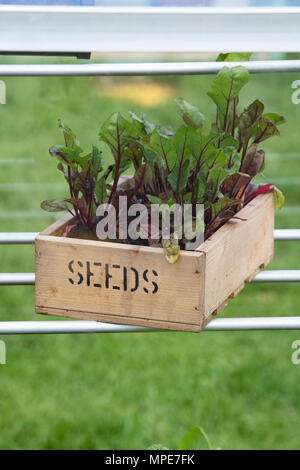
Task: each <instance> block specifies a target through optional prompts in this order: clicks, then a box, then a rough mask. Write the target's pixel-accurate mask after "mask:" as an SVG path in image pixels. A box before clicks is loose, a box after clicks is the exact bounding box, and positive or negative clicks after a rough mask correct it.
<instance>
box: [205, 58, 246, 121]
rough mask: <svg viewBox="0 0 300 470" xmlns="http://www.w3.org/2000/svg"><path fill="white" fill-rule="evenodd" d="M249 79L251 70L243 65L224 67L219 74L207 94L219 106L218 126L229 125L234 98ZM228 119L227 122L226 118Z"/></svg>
mask: <svg viewBox="0 0 300 470" xmlns="http://www.w3.org/2000/svg"><path fill="white" fill-rule="evenodd" d="M248 80H249V72H248V70H247V69H246V68H245V67H243V66H242V65H238V66H236V67H232V68H230V67H226V66H225V67H223V68H222V70H220V72H219V73H218V74H217V76H216V78H215V79H214V81H213V83H212V87H211V91H209V92H208V93H207V94H208V96H209V97H210V98H211V99H212V100H213V101H214V103H215V104H216V105H217V108H218V120H219V122H218V126H219V128H221V129H223V128H225V127H224V126H225V124H226V128H227V127H228V123H229V118H228V117H229V116H231V113H232V106H233V100H234V98H237V97H238V94H239V92H240V91H241V89H242V88H243V86H244V85H246V83H247V82H248ZM226 119H227V123H225V120H226Z"/></svg>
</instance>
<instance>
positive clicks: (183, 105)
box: [175, 98, 205, 129]
mask: <svg viewBox="0 0 300 470" xmlns="http://www.w3.org/2000/svg"><path fill="white" fill-rule="evenodd" d="M175 103H176V104H177V106H178V107H179V109H180V110H181V114H182V119H183V120H184V122H185V123H186V125H187V126H193V127H194V128H195V129H198V128H199V127H202V126H203V122H204V121H205V116H204V115H203V114H202V113H201V112H200V111H199V109H198V108H196V106H193V105H192V104H190V103H188V102H187V101H184V99H183V98H176V99H175Z"/></svg>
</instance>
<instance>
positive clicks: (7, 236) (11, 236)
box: [0, 232, 38, 245]
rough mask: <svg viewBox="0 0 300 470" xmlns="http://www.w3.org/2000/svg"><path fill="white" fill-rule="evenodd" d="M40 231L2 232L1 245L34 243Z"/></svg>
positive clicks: (0, 233)
mask: <svg viewBox="0 0 300 470" xmlns="http://www.w3.org/2000/svg"><path fill="white" fill-rule="evenodd" d="M37 234H38V232H0V245H20V244H22V245H26V244H32V243H34V239H35V237H36V236H37Z"/></svg>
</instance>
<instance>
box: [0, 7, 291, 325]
mask: <svg viewBox="0 0 300 470" xmlns="http://www.w3.org/2000/svg"><path fill="white" fill-rule="evenodd" d="M298 10H299V11H298ZM290 11H291V10H289V13H290ZM0 13H1V7H0ZM294 13H295V15H296V16H295V17H297V18H298V20H297V28H298V33H297V34H299V41H298V43H297V47H299V48H300V46H299V45H298V44H300V28H299V23H300V9H297V11H295V12H294ZM285 14H287V12H286V13H285ZM297 15H298V16H297ZM287 17H289V18H291V16H290V15H289V14H287ZM273 18H274V17H273ZM278 18H280V16H277V19H278ZM1 19H2V18H1ZM235 19H236V17H235ZM281 19H283V17H281ZM292 29H293V28H292ZM276 34H277V35H278V29H277V31H276ZM279 37H280V40H281V39H282V36H281V35H279ZM291 37H292V36H289V39H291ZM0 39H1V25H0ZM235 41H236V37H235ZM237 44H238V45H239V46H240V43H239V42H237ZM224 47H225V46H224ZM250 49H252V50H253V48H250ZM219 50H220V47H219ZM232 50H233V48H232ZM239 50H242V48H240V47H239ZM277 50H282V49H277ZM285 50H291V49H288V48H285ZM223 65H224V63H221V62H219V63H215V62H199V63H195V62H181V63H178V62H177V63H151V64H149V63H148V64H49V65H48V64H42V65H38V64H34V65H27V64H22V65H20V64H9V65H6V64H0V77H1V76H33V75H36V76H47V75H51V76H56V75H62V76H74V75H81V76H86V75H148V74H149V75H154V74H164V75H165V74H210V73H216V72H218V70H220V68H221V67H222V66H223ZM225 65H227V66H230V65H237V63H236V62H234V63H226V64H225ZM243 65H245V66H246V67H247V68H248V70H249V71H250V72H253V73H269V72H270V73H271V72H300V61H298V60H295V61H290V60H285V61H260V62H258V61H251V62H245V63H243ZM35 236H36V233H35V232H28V233H26V232H25V233H0V244H2V245H7V244H32V243H33V242H34V238H35ZM274 239H275V240H276V241H299V240H300V230H299V229H293V230H291V229H288V230H275V231H274ZM252 282H300V270H275V271H262V272H260V273H259V274H258V275H257V276H256V277H255V278H254V279H253V280H252ZM34 283H35V274H34V273H2V274H0V286H1V285H2V286H3V285H33V284H34ZM265 329H286V330H289V329H300V316H299V317H298V316H295V317H275V318H274V317H267V318H264V317H259V318H257V317H250V318H216V319H213V320H212V321H211V322H210V323H209V324H208V325H207V327H206V328H205V330H206V331H216V330H218V331H221V330H222V331H233V330H265ZM133 331H157V330H150V329H148V328H142V327H137V326H125V325H112V324H107V323H99V322H93V321H36V322H31V321H29V322H0V334H23V333H24V334H25V333H96V332H97V333H107V332H133Z"/></svg>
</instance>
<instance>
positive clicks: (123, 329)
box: [0, 316, 300, 335]
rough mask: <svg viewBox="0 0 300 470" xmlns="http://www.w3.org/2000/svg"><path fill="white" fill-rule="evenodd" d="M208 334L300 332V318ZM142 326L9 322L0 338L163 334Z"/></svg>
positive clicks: (250, 321) (216, 324)
mask: <svg viewBox="0 0 300 470" xmlns="http://www.w3.org/2000/svg"><path fill="white" fill-rule="evenodd" d="M204 330H205V331H247V330H248V331H249V330H300V316H299V317H249V318H216V319H213V320H212V321H211V322H210V323H209V324H208V325H207V326H206V327H205V329H204ZM162 331H170V330H159V329H154V328H146V327H142V326H128V325H115V324H112V323H101V322H95V321H85V320H79V321H78V320H72V321H7V322H0V335H19V334H67V333H72V334H73V333H133V332H136V333H139V332H162Z"/></svg>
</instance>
